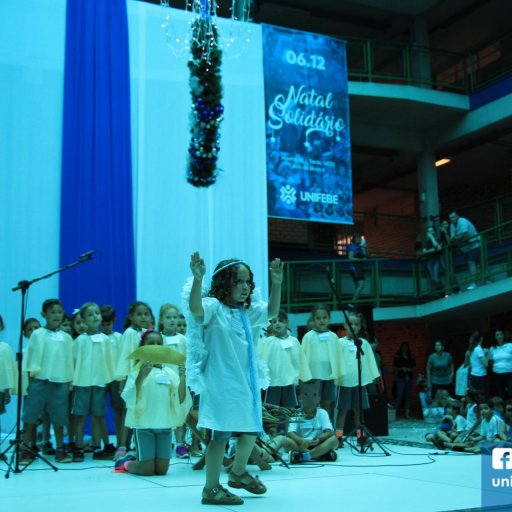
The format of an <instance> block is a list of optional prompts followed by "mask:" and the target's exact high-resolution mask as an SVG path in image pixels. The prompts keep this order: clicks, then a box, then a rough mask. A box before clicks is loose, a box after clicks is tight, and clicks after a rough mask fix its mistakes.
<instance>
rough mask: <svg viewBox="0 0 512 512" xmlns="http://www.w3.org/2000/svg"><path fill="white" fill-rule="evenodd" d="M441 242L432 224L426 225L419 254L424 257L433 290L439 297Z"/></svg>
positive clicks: (441, 294) (440, 288)
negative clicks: (423, 241) (423, 240)
mask: <svg viewBox="0 0 512 512" xmlns="http://www.w3.org/2000/svg"><path fill="white" fill-rule="evenodd" d="M441 250H442V245H441V242H440V241H439V240H438V238H437V237H436V232H435V230H434V226H432V225H429V226H427V231H426V233H425V243H424V244H423V248H422V249H421V251H420V255H421V256H423V257H424V258H425V264H426V267H427V270H428V273H429V275H430V278H431V279H432V282H433V283H434V289H435V292H436V293H437V295H438V296H439V297H444V291H443V290H442V285H443V284H442V282H441Z"/></svg>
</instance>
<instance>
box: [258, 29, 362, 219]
mask: <svg viewBox="0 0 512 512" xmlns="http://www.w3.org/2000/svg"><path fill="white" fill-rule="evenodd" d="M263 59H264V62H263V70H264V77H265V108H266V111H265V116H266V144H267V186H268V215H269V217H278V218H288V219H300V220H311V221H317V222H331V223H340V224H352V223H353V215H352V210H353V208H352V169H351V160H350V129H349V107H348V80H347V59H346V48H345V43H344V42H343V41H339V40H336V39H332V38H329V37H325V36H321V35H317V34H309V33H304V32H297V31H292V30H287V29H283V28H277V27H273V26H269V25H264V27H263Z"/></svg>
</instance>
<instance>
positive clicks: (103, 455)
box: [92, 449, 115, 460]
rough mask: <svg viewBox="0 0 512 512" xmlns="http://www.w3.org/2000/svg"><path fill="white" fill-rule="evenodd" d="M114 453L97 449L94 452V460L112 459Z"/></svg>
mask: <svg viewBox="0 0 512 512" xmlns="http://www.w3.org/2000/svg"><path fill="white" fill-rule="evenodd" d="M114 455H115V454H114V453H111V452H108V451H107V450H101V449H99V450H96V451H95V452H94V453H93V454H92V458H93V460H112V459H113V458H114Z"/></svg>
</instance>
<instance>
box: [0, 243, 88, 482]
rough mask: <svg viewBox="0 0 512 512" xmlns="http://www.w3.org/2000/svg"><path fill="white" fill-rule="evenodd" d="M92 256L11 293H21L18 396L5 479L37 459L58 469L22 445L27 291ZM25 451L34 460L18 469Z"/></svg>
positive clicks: (23, 283)
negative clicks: (24, 327) (24, 330)
mask: <svg viewBox="0 0 512 512" xmlns="http://www.w3.org/2000/svg"><path fill="white" fill-rule="evenodd" d="M93 254H94V251H89V252H86V253H85V254H82V255H81V256H79V257H78V259H77V260H76V261H74V262H73V263H70V264H68V265H65V266H63V267H61V268H59V269H57V270H55V271H53V272H50V273H49V274H46V275H44V276H41V277H36V278H35V279H32V280H31V281H20V282H19V283H18V286H15V287H14V288H13V289H12V291H13V292H16V291H18V290H20V291H21V324H20V336H19V341H18V352H16V362H17V367H18V383H17V384H18V395H17V398H18V400H17V404H16V435H15V438H14V439H13V440H11V442H10V445H9V447H8V448H7V449H6V450H4V451H3V452H2V453H0V460H2V459H3V460H5V461H6V463H7V466H8V469H7V472H6V473H5V478H9V476H10V474H11V473H15V474H16V473H22V472H23V471H25V469H27V468H28V467H29V466H30V464H32V462H34V461H35V460H36V458H37V459H41V460H42V461H43V462H45V463H46V464H48V466H50V467H51V468H52V469H53V470H54V471H58V468H57V467H56V466H54V465H53V464H52V463H51V462H50V461H49V460H47V459H46V458H45V457H43V456H41V455H40V454H39V453H37V452H36V451H34V450H32V449H31V448H30V447H29V446H26V445H25V444H24V443H23V438H22V433H23V431H22V429H21V402H22V396H21V395H22V392H23V390H22V385H23V384H22V371H23V324H24V323H25V303H26V296H27V292H28V289H29V288H30V286H31V285H33V284H34V283H37V281H41V280H43V279H47V278H48V277H51V276H53V275H55V274H59V273H60V272H64V271H65V270H69V269H70V268H73V267H76V266H77V265H80V264H82V263H85V262H86V261H89V260H92V255H93ZM11 450H12V453H11V456H10V458H9V460H8V461H7V456H6V454H7V453H8V452H10V451H11ZM22 450H23V451H27V452H29V453H31V454H32V455H33V456H34V458H33V459H32V460H31V461H30V462H29V463H28V464H27V465H26V466H24V467H23V468H22V467H20V453H21V451H22Z"/></svg>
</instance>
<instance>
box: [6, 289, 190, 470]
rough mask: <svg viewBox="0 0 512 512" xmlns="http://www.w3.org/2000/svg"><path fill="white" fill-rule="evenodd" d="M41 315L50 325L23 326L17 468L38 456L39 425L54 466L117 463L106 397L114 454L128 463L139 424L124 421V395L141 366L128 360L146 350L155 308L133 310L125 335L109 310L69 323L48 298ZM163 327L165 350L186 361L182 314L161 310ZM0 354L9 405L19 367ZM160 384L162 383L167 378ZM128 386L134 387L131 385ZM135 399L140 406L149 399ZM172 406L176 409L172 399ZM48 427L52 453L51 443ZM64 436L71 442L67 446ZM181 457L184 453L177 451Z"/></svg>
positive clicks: (88, 311) (84, 313) (87, 309)
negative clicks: (89, 455) (87, 438)
mask: <svg viewBox="0 0 512 512" xmlns="http://www.w3.org/2000/svg"><path fill="white" fill-rule="evenodd" d="M41 315H42V317H43V318H44V319H45V325H44V327H41V326H40V324H39V321H38V320H37V319H35V318H29V319H27V320H26V321H25V323H24V326H23V332H24V336H25V337H26V338H28V344H27V346H26V348H25V349H24V350H23V367H22V385H21V395H22V396H24V401H23V414H22V421H23V449H22V450H21V453H20V464H21V465H27V464H29V463H30V462H31V461H32V460H33V459H34V458H35V457H36V456H37V454H38V452H39V451H40V448H39V447H38V446H37V435H36V429H37V426H38V425H39V424H42V426H43V432H42V438H43V443H42V446H41V451H42V453H43V454H44V455H55V460H56V461H57V462H61V463H65V462H82V461H83V460H84V457H85V455H84V452H86V451H91V452H93V458H94V459H99V460H112V459H113V458H114V457H115V455H116V448H115V446H114V445H113V444H112V443H110V441H109V433H108V428H107V422H106V419H105V418H106V414H107V407H106V400H107V395H109V397H110V405H111V409H112V411H113V412H114V417H115V430H116V437H117V446H118V448H117V455H118V456H119V457H122V456H124V455H125V454H126V451H127V450H126V444H127V441H128V440H129V435H130V432H131V429H130V428H128V427H130V426H135V425H136V424H137V423H136V422H135V423H134V424H133V425H132V424H131V423H129V422H127V421H125V416H126V414H127V413H126V411H127V403H128V402H127V398H126V396H123V395H122V392H123V388H124V387H125V382H126V380H127V378H128V377H131V375H130V374H131V373H132V369H134V368H135V366H136V365H135V363H134V362H131V361H130V360H128V359H127V357H128V356H129V355H130V353H131V352H133V351H134V350H135V349H136V348H137V347H138V346H139V345H141V344H144V338H143V336H142V335H143V333H147V332H148V329H149V328H150V327H151V326H153V324H154V322H155V319H154V317H153V314H152V312H151V309H150V308H149V306H148V305H146V304H145V303H142V302H135V303H133V304H132V305H131V306H130V309H129V312H128V315H127V318H126V320H125V330H124V333H123V334H120V333H117V332H115V331H114V329H113V326H114V323H115V320H116V318H115V311H114V309H113V308H112V306H103V307H101V308H100V307H99V306H98V305H97V304H95V303H93V302H87V303H85V304H84V305H83V306H82V307H81V308H80V310H78V311H75V313H74V314H73V316H72V317H67V316H66V315H65V314H64V310H63V307H62V304H61V302H60V300H58V299H48V300H46V301H45V302H44V303H43V306H42V312H41ZM158 322H159V328H160V331H161V332H158V333H157V334H158V336H159V337H160V338H161V339H162V344H165V345H168V346H170V347H172V348H174V349H175V350H176V351H178V352H181V353H183V354H185V352H186V338H185V336H184V335H183V334H181V333H179V332H178V329H182V330H184V329H186V324H185V319H184V317H183V316H181V317H180V315H179V311H178V309H177V308H176V307H175V306H172V305H169V304H167V305H164V306H162V308H161V311H160V317H159V319H158ZM148 340H149V341H148V343H153V342H154V340H152V337H151V336H148ZM0 351H2V354H1V355H2V357H0V390H1V393H0V394H1V396H2V405H4V404H5V403H6V402H8V401H9V399H10V392H13V391H14V392H17V388H18V384H17V367H16V365H15V362H14V357H13V355H12V351H11V349H10V347H9V346H8V345H7V344H6V343H1V344H0ZM137 370H139V368H137ZM171 371H172V372H173V375H174V374H178V373H184V368H181V369H179V368H178V367H176V368H174V369H172V370H171ZM149 380H150V379H149ZM178 380H179V379H178ZM160 381H162V383H163V380H162V379H160ZM160 381H159V382H160ZM128 382H131V381H130V379H128ZM165 384H166V385H168V386H163V387H162V388H166V389H167V390H168V391H169V393H170V394H171V392H174V390H175V389H174V388H176V382H175V380H172V379H170V380H169V382H167V381H165ZM183 386H185V382H184V377H183ZM178 387H179V384H178ZM129 389H130V387H129V386H128V387H126V389H125V390H124V391H125V392H126V393H127V392H128V390H129ZM136 397H137V398H138V397H140V398H141V400H142V398H144V393H143V392H141V393H139V394H138V395H136ZM170 402H172V403H174V400H170ZM130 406H133V407H135V406H137V407H139V409H140V406H139V400H136V401H135V402H134V401H133V400H132V402H130ZM164 408H165V407H164ZM189 408H190V404H189ZM3 409H4V407H3ZM0 412H3V410H0ZM187 412H188V411H187ZM88 416H90V417H91V430H92V442H91V445H90V446H87V447H86V446H85V445H84V434H85V426H86V420H87V417H88ZM185 416H186V414H185ZM133 417H134V416H133V415H132V416H129V418H132V419H133ZM184 421H185V419H184V418H183V420H181V421H180V422H179V425H174V424H173V425H172V426H171V427H174V426H177V427H180V429H181V427H182V425H183V424H184ZM51 425H53V431H54V436H55V442H56V447H55V448H54V447H53V445H52V443H51V441H50V428H51ZM171 427H170V428H171ZM65 430H66V432H65ZM181 430H183V429H181ZM180 433H181V432H180V431H178V432H176V438H177V439H180ZM65 434H67V443H65V442H64V441H65ZM183 437H184V436H183V434H182V435H181V438H183ZM102 443H103V446H101V444H102ZM139 444H142V443H139ZM181 448H182V449H184V448H185V447H184V446H181ZM169 450H170V444H169ZM177 452H178V453H180V450H179V449H178V450H177ZM187 454H188V452H187ZM182 455H183V452H182ZM169 458H170V453H169Z"/></svg>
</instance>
